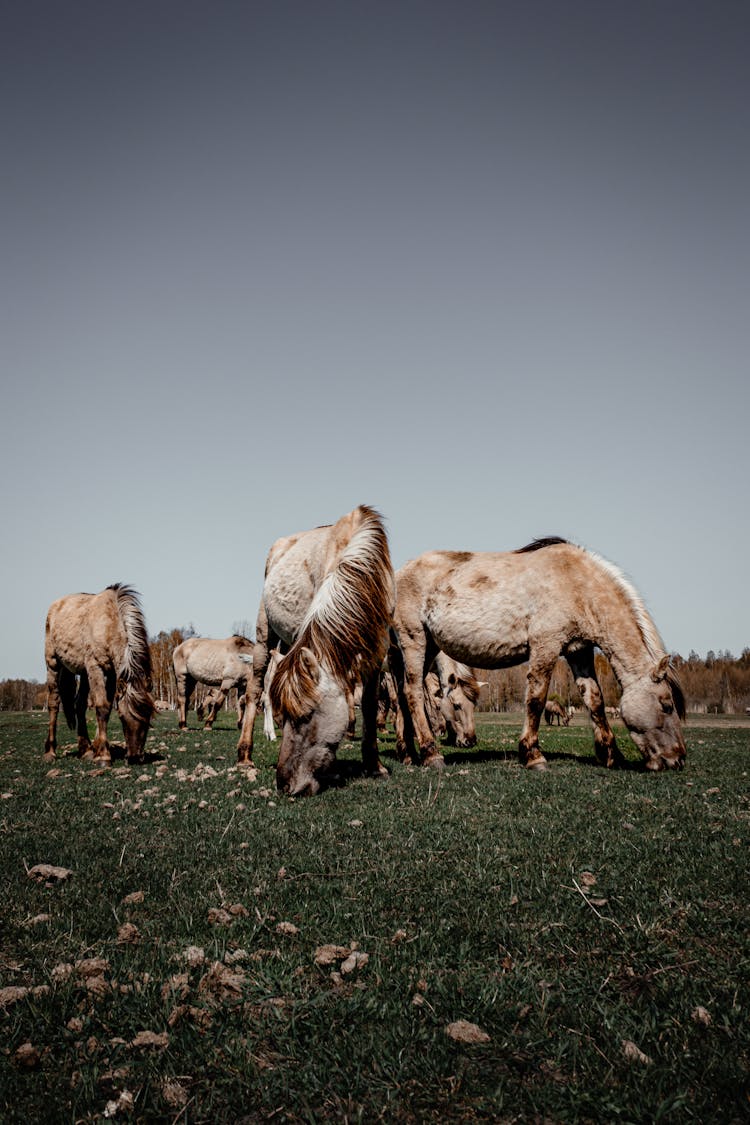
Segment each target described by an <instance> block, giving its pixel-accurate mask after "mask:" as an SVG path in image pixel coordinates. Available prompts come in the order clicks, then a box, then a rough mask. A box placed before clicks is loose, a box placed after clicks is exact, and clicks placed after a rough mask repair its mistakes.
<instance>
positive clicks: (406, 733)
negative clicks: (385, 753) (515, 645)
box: [389, 645, 486, 764]
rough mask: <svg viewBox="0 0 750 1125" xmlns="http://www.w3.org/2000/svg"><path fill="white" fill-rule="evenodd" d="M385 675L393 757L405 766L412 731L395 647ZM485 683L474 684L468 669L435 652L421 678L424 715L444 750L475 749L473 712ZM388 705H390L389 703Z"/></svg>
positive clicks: (409, 756)
mask: <svg viewBox="0 0 750 1125" xmlns="http://www.w3.org/2000/svg"><path fill="white" fill-rule="evenodd" d="M389 661H390V666H391V668H392V669H393V670H394V672H392V673H389V675H391V679H392V682H393V689H392V690H393V691H394V692H395V700H394V701H393V703H392V704H391V705H392V707H393V711H394V717H395V728H396V754H397V755H398V757H399V758H400V760H401V761H402V762H406V763H407V764H408V763H410V762H412V761H413V760H414V728H413V725H412V722H411V719H410V713H409V708H408V706H405V705H402V702H403V703H404V704H405V699H404V695H403V680H404V671H403V662H402V660H401V653H400V650H399V649H398V648H397V646H395V645H392V646H391V648H390V651H389ZM485 684H486V681H485V680H478V679H477V678H476V677H475V676H474V674H473V672H472V671H471V669H470V668H467V666H466V665H465V664H460V663H459V662H458V661H457V660H453V659H452V657H450V656H448V655H447V654H446V653H444V652H439V653H438V654H437V656H436V657H435V660H434V663H433V670H432V671H430V672H428V673H427V675H426V676H425V678H424V690H423V697H424V704H425V715H426V718H427V721H428V723H429V725H430V729H431V730H432V733H433V735H434V737H435V738H436V739H438V738H444V739H445V742H446V744H447V745H448V746H457V747H460V748H468V747H471V746H475V745H476V741H477V733H476V724H475V720H474V709H475V707H476V703H477V700H478V699H479V692H480V691H481V689H482V688H483V687H484V686H485ZM389 702H390V701H389Z"/></svg>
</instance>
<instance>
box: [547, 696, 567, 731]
mask: <svg viewBox="0 0 750 1125" xmlns="http://www.w3.org/2000/svg"><path fill="white" fill-rule="evenodd" d="M544 720H545V722H546V724H547V726H548V727H551V726H552V724H553V723H554V722H555V720H557V725H558V726H560V723H562V725H563V726H564V727H567V726H568V724H569V723H570V715H569V714H568V712H567V711H566V710H565V708H564V707H561V706H560V704H559V703H558V702H557V700H555V699H548V700H547V702H546V703H545V704H544Z"/></svg>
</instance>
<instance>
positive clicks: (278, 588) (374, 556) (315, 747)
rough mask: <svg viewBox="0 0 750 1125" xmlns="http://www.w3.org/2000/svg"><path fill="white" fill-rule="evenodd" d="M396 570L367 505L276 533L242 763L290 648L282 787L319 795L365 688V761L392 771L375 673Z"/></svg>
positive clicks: (283, 700)
mask: <svg viewBox="0 0 750 1125" xmlns="http://www.w3.org/2000/svg"><path fill="white" fill-rule="evenodd" d="M393 600H394V589H393V569H392V566H391V560H390V553H389V550H388V539H387V536H386V533H385V528H384V526H383V522H382V519H381V517H380V515H379V514H378V513H377V512H376V511H374V510H373V509H372V508H370V507H367V506H366V505H360V507H358V508H355V509H354V510H353V511H351V512H349V513H348V514H347V515H345V516H342V517H341V519H340V520H338V522H337V523H335V524H333V525H332V526H326V527H317V528H313V529H312V530H311V531H304V532H300V533H299V534H297V535H291V536H288V537H286V538H283V539H278V540H277V541H276V542H275V543H274V544H273V546H272V547H271V550H270V551H269V554H268V559H267V561H266V576H265V582H264V586H263V596H262V599H261V604H260V609H259V611H258V620H257V625H256V641H255V653H254V659H253V678H252V683H248V692H247V704H246V707H245V716H244V720H243V726H242V734H241V735H240V740H239V743H238V746H237V757H238V763H239V764H240V765H247V764H251V762H252V746H253V724H254V721H255V714H256V710H257V705H258V700H259V698H260V695H261V692H262V689H263V680H264V676H265V672H266V666H267V663H268V659H269V652H270V650H271V649H272V648H274V647H277V646H278V644H279V643H280V642H283V644H284V645H286V646H289V648H288V652H286V654H285V655H284V656H283V657H282V658H281V660H280V662H279V666H278V668H277V670H276V674H275V675H274V677H273V681H272V682H271V685H270V689H269V696H270V702H271V706H272V708H273V711H274V712H275V714H276V716H277V718H278V721H279V722H280V724H281V727H282V736H281V748H280V751H279V760H278V764H277V768H276V781H277V785H278V786H279V788H280V789H283V790H285V791H287V792H289V793H291V794H293V795H302V794H312V793H316V792H317V791H318V789H319V788H320V783H321V780H322V779H323V777H324V775H325V774H326V772H327V771H329V770H330V767H331V766H332V765H333V762H334V759H335V755H336V750H337V749H338V745H339V743H340V741H341V739H342V737H343V735H344V733H345V731H346V729H347V725H348V722H349V700H350V699H351V698H352V697H353V693H354V689H355V687H356V685H357V683H358V682H360V681H361V682H362V683H363V694H362V718H363V723H362V726H363V731H362V760H363V763H364V766H365V770H366V772H367V773H370V774H374V775H379V774H385V773H386V771H385V770H384V768H383V766H382V765H381V764H380V760H379V758H378V749H377V731H376V708H377V689H378V673H379V671H380V666H381V663H382V660H383V656H384V654H385V650H386V646H387V636H388V626H389V624H390V621H391V616H392V613H393Z"/></svg>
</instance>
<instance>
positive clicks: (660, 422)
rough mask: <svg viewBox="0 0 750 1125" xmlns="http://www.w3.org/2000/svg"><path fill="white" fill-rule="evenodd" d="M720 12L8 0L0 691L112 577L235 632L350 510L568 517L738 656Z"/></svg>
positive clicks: (738, 190)
mask: <svg viewBox="0 0 750 1125" xmlns="http://www.w3.org/2000/svg"><path fill="white" fill-rule="evenodd" d="M749 32H750V6H748V4H747V3H746V2H745V0H736V2H730V0H705V2H703V3H696V2H693V0H673V2H671V0H644V2H639V0H628V3H619V2H616V0H612V2H609V0H591V2H581V0H568V2H566V3H560V2H559V0H494V2H482V0H455V2H444V0H424V2H415V0H378V2H374V0H357V2H354V0H346V2H341V3H335V2H327V0H316V2H314V3H310V2H307V0H298V2H294V3H291V2H284V0H267V2H264V3H254V2H251V0H246V2H239V0H211V2H208V0H204V2H200V3H198V2H195V0H107V2H106V3H102V0H83V2H82V0H65V2H64V3H60V2H59V0H4V2H3V4H2V6H0V124H1V128H0V137H1V138H2V140H1V142H0V144H1V145H2V150H1V151H2V165H1V167H2V173H1V175H0V192H1V193H2V195H1V198H2V206H1V208H0V247H1V251H0V253H1V255H2V256H1V259H0V362H1V364H2V367H1V370H2V391H1V394H2V398H1V402H2V407H1V413H0V471H1V472H2V477H1V478H0V479H1V480H2V498H3V519H2V551H0V679H2V678H8V677H16V676H19V677H28V678H38V679H42V678H43V676H44V661H43V630H44V618H45V614H46V610H47V607H48V605H49V603H50V602H51V601H52V600H54V599H55V598H57V597H59V596H60V595H62V594H66V593H71V592H74V591H78V590H90V591H96V590H100V589H102V588H103V587H104V586H106V585H108V584H109V583H111V582H115V581H125V582H129V583H131V584H133V585H134V586H135V587H136V588H137V589H138V590H139V591H140V592H141V595H142V599H143V605H144V610H145V613H146V619H147V623H148V627H149V631H150V633H152V634H154V633H157V632H158V631H160V630H161V629H169V628H172V627H174V626H185V625H188V624H192V625H193V626H194V627H195V629H196V630H197V631H198V632H199V633H201V634H203V635H206V636H225V635H227V634H228V633H229V632H231V630H232V627H233V626H234V625H235V624H236V623H238V622H241V621H245V620H247V621H250V622H252V623H254V621H255V615H256V612H257V607H258V602H259V598H260V592H261V587H262V577H263V567H264V562H265V557H266V553H267V550H268V548H269V546H270V544H271V543H272V542H273V540H274V539H275V538H276V537H277V536H279V535H285V534H290V533H291V532H294V531H299V530H303V529H305V528H308V527H312V526H315V525H318V524H321V523H329V522H332V521H334V520H335V519H337V518H338V517H339V516H340V515H342V514H343V513H344V512H347V511H349V510H350V509H351V508H353V507H355V506H356V505H357V504H359V503H368V504H372V505H374V506H375V507H376V508H378V509H379V510H380V511H381V512H382V513H383V515H384V516H385V518H386V521H387V527H388V532H389V537H390V543H391V550H392V554H393V559H394V563H395V564H396V565H397V566H400V565H401V564H403V563H404V562H405V561H406V560H407V559H408V558H411V557H413V556H415V555H417V554H420V553H421V552H422V551H425V550H428V549H430V548H436V547H448V548H456V549H463V550H465V549H472V550H506V549H512V548H514V547H519V546H522V545H523V544H525V543H527V542H528V541H529V540H530V539H532V538H534V537H536V536H542V535H548V534H556V535H564V536H566V537H567V538H569V539H572V540H573V541H575V542H578V543H581V544H582V545H584V546H586V547H590V548H592V549H594V550H596V551H598V552H599V553H600V554H602V555H604V556H605V557H607V558H609V559H611V560H612V561H614V562H616V563H617V564H618V565H620V566H621V567H622V569H623V570H624V571H625V573H626V574H627V575H628V576H629V577H630V578H631V580H632V581H633V582H634V584H635V585H636V587H637V588H638V589H639V590H640V592H641V593H642V595H643V597H644V599H645V601H646V604H647V605H648V607H649V609H650V610H651V613H652V615H653V617H654V619H655V621H656V624H657V626H658V628H659V629H660V631H661V633H662V635H663V638H664V641H665V644H666V646H667V648H668V649H669V650H671V651H677V652H680V653H682V654H683V655H685V656H686V655H687V654H688V652H689V651H690V650H691V649H695V650H696V651H697V652H698V653H700V654H701V655H705V653H706V651H707V650H708V649H714V650H716V651H718V650H723V649H729V650H730V651H732V652H733V653H734V654H735V655H739V653H740V652H741V651H742V649H743V648H744V647H746V646H748V645H750V599H748V592H747V587H748V582H747V577H748V558H750V519H749V518H748V503H747V492H748V483H749V480H750V473H749V472H748V469H749V468H750V455H749V452H748V450H749V448H750V446H749V443H748V426H749V424H750V412H749V410H748V407H749V406H750V380H749V379H748V355H749V354H750V349H749V347H748V345H749V343H750V341H749V335H750V331H749V325H750V307H749V305H750V286H749V281H750V221H749V220H750V214H749V211H750V206H749V201H750V145H748V106H750V67H748V63H747V59H748V49H749V48H750V41H749V35H748V33H749Z"/></svg>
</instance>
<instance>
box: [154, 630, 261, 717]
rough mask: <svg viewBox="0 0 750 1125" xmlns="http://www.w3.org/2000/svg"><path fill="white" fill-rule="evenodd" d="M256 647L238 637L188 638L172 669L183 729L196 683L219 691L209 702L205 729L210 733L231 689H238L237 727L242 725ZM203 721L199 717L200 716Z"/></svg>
mask: <svg viewBox="0 0 750 1125" xmlns="http://www.w3.org/2000/svg"><path fill="white" fill-rule="evenodd" d="M254 648H255V645H254V644H253V642H252V641H249V640H248V639H247V637H241V636H239V635H238V634H237V633H235V634H234V635H233V636H231V637H226V638H222V639H221V640H215V639H213V638H212V637H188V639H187V640H186V641H183V642H182V644H179V645H177V647H176V648H175V650H174V652H173V653H172V665H173V667H174V674H175V677H176V679H177V705H178V708H179V723H180V728H181V729H182V730H184V729H185V728H186V727H187V713H188V711H189V710H190V697H191V695H192V694H193V690H194V689H195V685H196V683H199V684H208V685H209V686H210V687H212V688H214V689H216V690H214V691H212V692H211V694H210V695H209V697H208V699H207V703H208V711H207V712H206V715H205V720H206V721H205V729H206V730H211V728H212V726H213V724H214V720H215V719H216V716H217V715H218V713H219V711H220V710H221V706H222V704H223V702H224V700H225V699H226V697H227V695H228V694H229V692H230V691H231V690H232V688H237V726H238V727H239V726H241V725H242V703H241V701H242V699H244V696H245V691H246V690H247V680H248V677H249V676H250V675H251V673H252V668H251V665H250V664H248V663H247V662H246V660H245V658H246V657H248V658H249V659H250V661H252V658H253V649H254ZM199 717H200V716H199Z"/></svg>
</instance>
